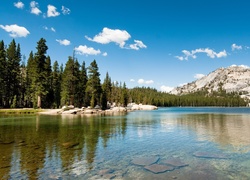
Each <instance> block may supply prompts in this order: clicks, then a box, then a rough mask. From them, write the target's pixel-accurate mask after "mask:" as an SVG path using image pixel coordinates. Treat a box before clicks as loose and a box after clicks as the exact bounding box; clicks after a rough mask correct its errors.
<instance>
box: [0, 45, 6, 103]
mask: <svg viewBox="0 0 250 180" xmlns="http://www.w3.org/2000/svg"><path fill="white" fill-rule="evenodd" d="M6 64H7V62H6V51H5V47H4V41H1V42H0V84H1V88H0V107H4V104H5V99H4V97H5V95H6V76H7V71H6Z"/></svg>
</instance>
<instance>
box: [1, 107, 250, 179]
mask: <svg viewBox="0 0 250 180" xmlns="http://www.w3.org/2000/svg"><path fill="white" fill-rule="evenodd" d="M152 157H153V158H157V161H156V162H152V163H151V164H153V165H163V166H169V164H168V165H167V164H166V160H168V159H169V158H172V159H173V158H175V159H179V160H181V161H182V162H183V163H185V164H186V165H185V166H183V167H176V166H173V165H170V166H172V170H166V171H163V172H152V171H151V170H148V169H147V165H139V164H136V163H134V162H135V161H136V160H138V158H149V159H150V158H151V159H152ZM0 178H1V179H250V109H248V108H160V109H159V110H156V111H134V112H130V113H128V114H126V115H118V116H92V117H86V116H80V115H79V116H78V115H69V116H46V115H38V116H31V115H27V116H13V115H12V116H6V115H5V116H3V115H1V116H0Z"/></svg>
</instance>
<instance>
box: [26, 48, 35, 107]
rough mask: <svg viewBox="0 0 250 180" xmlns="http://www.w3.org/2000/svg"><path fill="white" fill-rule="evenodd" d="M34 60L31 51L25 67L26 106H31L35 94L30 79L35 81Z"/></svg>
mask: <svg viewBox="0 0 250 180" xmlns="http://www.w3.org/2000/svg"><path fill="white" fill-rule="evenodd" d="M35 66H36V64H35V60H34V55H33V52H32V51H31V52H30V54H29V58H28V62H27V68H26V77H25V78H26V80H25V82H26V85H25V86H26V87H25V89H26V91H25V105H26V107H29V108H31V107H33V103H34V100H35V99H36V96H35V94H34V91H33V89H32V81H35V79H34V77H35V74H36V72H35V70H36V69H35Z"/></svg>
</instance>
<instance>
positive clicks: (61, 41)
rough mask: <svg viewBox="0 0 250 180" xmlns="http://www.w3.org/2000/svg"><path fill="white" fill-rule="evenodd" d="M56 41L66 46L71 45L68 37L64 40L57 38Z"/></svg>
mask: <svg viewBox="0 0 250 180" xmlns="http://www.w3.org/2000/svg"><path fill="white" fill-rule="evenodd" d="M56 41H57V42H59V43H60V45H64V46H68V45H70V41H69V40H67V39H64V40H60V39H56Z"/></svg>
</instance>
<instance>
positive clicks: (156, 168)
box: [144, 164, 174, 174]
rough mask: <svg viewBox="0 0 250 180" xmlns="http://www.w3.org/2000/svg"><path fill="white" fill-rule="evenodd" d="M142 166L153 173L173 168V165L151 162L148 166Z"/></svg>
mask: <svg viewBox="0 0 250 180" xmlns="http://www.w3.org/2000/svg"><path fill="white" fill-rule="evenodd" d="M144 168H145V169H147V170H149V171H151V172H153V173H155V174H158V173H163V172H166V171H173V170H174V167H173V166H166V165H160V164H153V165H150V166H145V167H144Z"/></svg>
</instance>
